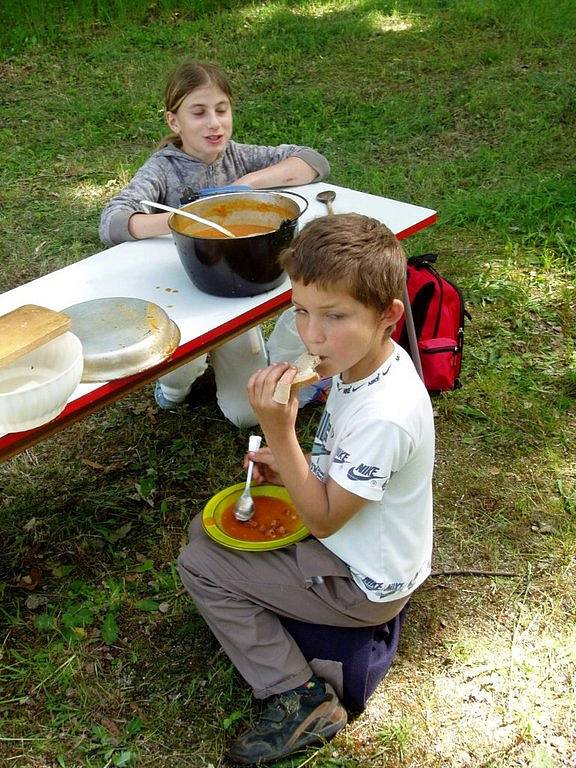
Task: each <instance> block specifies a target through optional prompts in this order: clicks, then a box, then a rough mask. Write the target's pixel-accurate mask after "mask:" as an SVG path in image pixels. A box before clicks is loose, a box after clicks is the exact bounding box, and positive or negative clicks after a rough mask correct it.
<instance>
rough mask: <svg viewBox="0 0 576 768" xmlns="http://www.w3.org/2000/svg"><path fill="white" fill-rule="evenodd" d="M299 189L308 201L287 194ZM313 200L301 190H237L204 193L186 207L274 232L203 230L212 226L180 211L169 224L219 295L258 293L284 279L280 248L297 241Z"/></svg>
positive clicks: (200, 276)
mask: <svg viewBox="0 0 576 768" xmlns="http://www.w3.org/2000/svg"><path fill="white" fill-rule="evenodd" d="M287 194H289V195H294V196H295V197H298V198H299V199H300V200H302V201H303V202H304V204H305V205H304V207H303V208H301V207H300V205H299V204H298V203H297V202H296V201H295V200H293V199H291V198H290V197H287V196H286V195H287ZM307 207H308V201H307V200H306V198H304V197H302V196H301V195H297V194H296V193H295V192H288V193H280V192H258V191H254V192H231V193H225V194H220V195H213V196H211V197H205V198H200V199H198V200H195V201H194V202H192V203H188V204H187V205H184V206H183V207H182V210H185V211H190V213H195V214H197V215H198V216H201V217H202V218H204V219H208V220H210V221H214V222H216V223H217V224H221V225H222V226H223V227H233V226H234V225H246V224H251V225H256V226H261V227H268V228H269V229H270V230H273V231H271V232H267V233H265V234H257V235H248V236H245V237H235V238H226V237H224V238H219V237H217V238H212V237H203V236H198V235H197V234H195V233H197V232H202V230H204V232H205V231H206V227H205V226H203V225H202V224H196V223H195V222H194V221H191V220H190V219H186V218H184V217H183V216H178V214H172V215H171V216H170V218H169V219H168V225H169V227H170V229H171V230H172V236H173V237H174V241H175V243H176V249H177V251H178V255H179V256H180V261H181V262H182V265H183V267H184V269H185V270H186V273H187V275H188V277H189V278H190V279H191V280H192V282H193V283H194V285H195V286H196V287H197V288H199V289H200V290H201V291H204V292H205V293H210V294H212V295H213V296H229V297H240V296H256V295H257V294H260V293H265V292H266V291H270V290H272V289H273V288H276V287H277V286H278V285H280V283H282V281H283V280H284V277H285V275H284V272H283V271H282V269H281V267H280V265H279V263H278V258H277V257H278V254H279V253H280V252H281V251H282V250H283V249H284V248H285V247H286V246H287V245H288V244H289V243H290V242H291V241H292V239H293V238H294V234H295V232H296V228H297V226H298V218H299V217H300V216H301V215H302V214H303V213H304V211H305V210H306V208H307Z"/></svg>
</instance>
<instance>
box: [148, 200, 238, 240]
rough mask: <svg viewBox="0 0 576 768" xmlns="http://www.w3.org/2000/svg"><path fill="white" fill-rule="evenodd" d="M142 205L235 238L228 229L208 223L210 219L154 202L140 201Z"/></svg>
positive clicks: (211, 222) (214, 223)
mask: <svg viewBox="0 0 576 768" xmlns="http://www.w3.org/2000/svg"><path fill="white" fill-rule="evenodd" d="M140 203H141V205H151V206H152V207H153V208H160V210H161V211H168V213H173V214H176V215H177V216H184V217H185V218H186V219H192V221H196V222H198V224H203V225H204V226H205V227H210V228H211V229H217V230H218V232H221V233H222V234H223V235H226V237H235V235H234V233H233V232H230V230H229V229H226V227H222V226H220V224H216V222H214V221H208V219H203V218H202V217H201V216H196V215H195V214H193V213H189V212H188V211H182V210H180V209H179V208H171V207H170V206H169V205H163V203H154V202H152V200H140Z"/></svg>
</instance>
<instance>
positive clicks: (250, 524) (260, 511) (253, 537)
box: [220, 496, 302, 541]
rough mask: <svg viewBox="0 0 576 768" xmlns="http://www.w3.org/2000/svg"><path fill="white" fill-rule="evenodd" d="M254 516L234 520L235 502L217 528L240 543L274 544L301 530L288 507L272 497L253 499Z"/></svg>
mask: <svg viewBox="0 0 576 768" xmlns="http://www.w3.org/2000/svg"><path fill="white" fill-rule="evenodd" d="M252 498H253V501H254V515H253V517H252V518H251V519H250V520H247V521H246V522H241V521H240V520H236V518H235V517H234V506H235V504H236V501H234V502H233V503H232V504H230V506H229V507H226V509H225V510H224V511H223V512H222V517H221V519H220V528H221V529H222V530H223V531H224V533H226V534H228V536H232V538H234V539H237V540H240V541H274V540H275V539H283V538H284V537H285V536H291V535H292V534H293V533H296V531H297V530H298V529H299V528H301V527H302V520H301V519H300V516H299V515H298V513H297V512H296V510H295V509H294V507H293V506H292V505H291V504H287V503H286V502H285V501H283V500H282V499H277V498H275V497H274V496H253V497H252Z"/></svg>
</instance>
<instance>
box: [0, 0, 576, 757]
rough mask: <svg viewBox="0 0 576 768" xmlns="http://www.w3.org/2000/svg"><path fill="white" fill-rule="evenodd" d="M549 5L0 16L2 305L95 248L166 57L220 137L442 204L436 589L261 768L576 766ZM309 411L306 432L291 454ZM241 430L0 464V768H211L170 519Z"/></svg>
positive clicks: (416, 240)
mask: <svg viewBox="0 0 576 768" xmlns="http://www.w3.org/2000/svg"><path fill="white" fill-rule="evenodd" d="M575 16H576V12H575V10H574V7H573V3H571V2H568V0H559V1H558V2H556V3H554V4H550V3H546V2H544V0H530V1H529V0H523V1H522V0H521V1H520V2H518V3H515V4H510V3H507V2H504V0H474V2H473V1H472V0H458V1H455V2H450V3H448V2H445V1H444V0H413V1H412V2H409V1H408V0H397V1H396V2H384V1H382V0H354V1H353V0H342V1H341V2H335V1H333V2H328V1H327V0H315V1H314V0H292V1H290V0H276V2H261V3H251V2H240V1H237V2H234V1H233V0H228V2H218V3H216V2H211V1H209V0H204V2H195V3H194V4H192V3H188V4H185V3H175V2H170V0H157V1H156V2H154V3H150V2H147V3H143V2H138V1H137V0H134V1H133V2H132V3H130V4H128V3H123V2H121V0H116V2H105V1H104V0H102V1H101V2H98V3H94V2H90V3H88V2H86V0H79V1H78V2H75V3H71V2H70V3H66V2H59V3H53V4H50V3H42V4H40V3H37V2H35V0H29V2H28V3H26V4H24V5H22V4H16V3H14V2H10V0H8V2H5V3H3V4H2V8H1V10H0V22H1V24H0V30H1V31H0V46H1V47H2V57H1V61H0V83H1V85H0V88H1V89H2V106H1V107H0V109H1V110H2V113H1V122H0V150H1V152H2V158H3V162H2V166H1V168H0V174H1V175H0V181H1V184H0V204H1V206H2V214H3V237H2V241H1V244H0V248H1V249H2V250H1V257H2V271H1V272H0V290H8V289H10V288H12V287H14V286H16V285H19V284H20V283H22V282H25V281H27V280H31V279H34V278H35V277H38V276H40V275H42V274H45V273H46V272H47V271H50V270H54V269H57V268H59V267H61V266H64V265H66V264H68V263H72V262H74V261H76V260H78V259H80V258H84V257H85V256H88V255H90V254H91V253H94V252H96V251H97V250H100V248H101V246H100V244H99V242H98V239H97V222H98V217H99V212H100V210H101V208H102V206H103V204H104V202H105V200H107V199H108V198H109V197H110V196H111V195H112V194H113V193H114V192H115V191H116V190H118V189H119V188H120V187H121V186H122V185H123V184H124V183H125V181H127V180H128V178H129V177H130V176H131V174H132V173H133V172H134V171H135V170H136V168H137V167H138V166H139V165H140V164H141V163H142V161H143V160H144V159H145V158H146V157H147V156H148V154H149V152H150V151H151V149H152V148H153V147H154V145H155V144H156V142H157V141H158V140H159V139H160V137H161V136H162V135H163V133H164V126H163V122H162V111H161V108H162V104H161V93H162V86H163V82H164V79H165V77H166V74H167V72H168V71H169V70H170V69H171V68H172V67H173V66H174V65H175V63H176V61H178V60H179V59H180V58H182V57H183V56H185V55H187V54H190V53H193V54H194V55H196V56H197V57H198V58H200V59H208V60H210V59H212V60H215V61H218V62H219V63H221V64H222V65H223V66H224V67H225V68H226V69H227V70H228V71H229V72H230V73H231V74H232V76H233V81H234V91H235V94H236V110H235V135H236V137H237V138H238V139H240V140H246V141H252V142H254V143H270V144H271V143H275V142H280V141H286V140H289V141H295V142H298V143H303V144H310V145H311V146H314V147H316V148H318V149H319V150H320V151H322V152H323V153H325V154H326V156H327V157H328V158H329V160H330V161H331V164H332V175H331V180H332V181H333V182H334V183H335V184H341V185H343V186H352V187H355V188H357V189H363V190H366V191H368V192H373V193H376V194H384V195H386V196H388V197H392V198H397V199H401V200H407V201H410V202H414V203H417V204H421V205H424V206H428V207H431V208H435V209H437V210H438V211H439V214H440V216H439V222H438V224H437V225H436V226H435V227H433V228H431V229H429V230H428V231H426V232H424V233H421V234H420V235H417V236H415V237H413V238H411V239H410V240H409V241H408V242H407V243H406V245H407V248H408V250H409V252H410V253H411V254H415V253H419V252H423V251H425V250H435V251H437V252H439V254H440V261H439V267H440V269H441V271H442V272H444V273H445V274H446V275H447V276H449V277H451V278H452V279H454V280H455V281H456V282H457V283H458V284H459V285H460V286H461V287H462V288H463V290H464V293H465V295H466V299H467V305H468V308H469V310H470V312H471V314H472V317H473V321H472V322H471V323H469V324H468V325H467V328H466V347H465V356H464V368H463V377H462V378H463V383H464V386H463V388H462V389H461V390H458V391H456V392H453V393H449V394H446V395H444V396H441V397H439V398H436V399H435V401H434V406H435V412H436V424H437V433H438V459H437V469H436V475H435V500H436V545H435V555H434V568H435V570H436V571H437V572H440V571H445V570H470V569H475V570H482V571H487V572H508V573H513V574H516V575H515V576H512V577H505V576H446V575H436V576H434V577H433V578H431V579H430V580H429V581H428V582H427V583H426V584H425V585H424V586H423V588H422V589H421V590H420V591H419V592H418V594H417V595H416V596H415V597H414V599H413V601H412V606H413V607H412V610H411V613H410V616H409V619H408V622H407V624H406V627H405V630H404V632H403V637H402V641H401V646H400V651H399V654H398V657H397V660H396V662H395V664H394V666H393V668H392V670H391V672H390V673H389V675H388V677H387V678H386V680H385V681H384V683H383V684H382V685H381V686H380V687H379V689H378V690H377V692H376V693H375V695H374V696H373V697H372V699H371V700H370V703H369V707H368V709H367V711H366V712H365V713H364V714H363V715H362V716H361V717H359V718H358V719H356V720H355V721H353V722H352V723H351V724H350V725H349V726H348V728H347V729H346V730H345V731H344V732H343V733H342V734H340V735H339V736H338V737H337V738H336V739H335V740H334V741H333V742H332V743H331V744H330V745H328V746H326V747H323V748H322V749H320V750H317V751H314V750H311V751H309V752H308V753H305V754H304V755H302V756H299V757H296V758H294V759H291V760H286V761H283V762H281V763H279V764H278V766H283V768H288V767H289V766H290V767H291V768H296V766H302V767H303V766H304V765H306V766H310V768H314V767H315V768H333V767H335V766H340V767H341V768H356V767H357V766H358V767H359V766H363V765H368V764H369V765H374V766H376V767H378V766H390V767H391V768H409V767H412V766H418V768H423V767H424V766H425V767H426V768H465V767H466V766H471V767H474V768H477V767H480V768H512V766H523V767H524V768H552V767H553V768H557V767H560V766H562V767H564V766H566V768H567V767H568V766H572V765H574V763H575V761H576V731H575V726H574V723H575V722H576V711H575V710H576V695H575V679H574V669H575V661H576V637H575V631H574V621H573V619H574V614H575V608H576V600H575V591H574V579H575V575H576V574H575V567H574V564H575V554H576V552H575V545H574V544H575V534H576V466H575V462H574V456H575V455H576V439H575V435H576V409H575V407H574V398H575V396H576V352H575V344H574V339H575V337H576V322H575V312H574V309H575V307H576V289H575V285H576V217H575V214H574V199H575V197H576V173H575V169H574V162H573V152H574V140H575V126H576V100H575V98H574V93H576V89H575V75H574V67H573V61H574V54H575V47H576V43H575V41H574V35H573V34H572V30H573V29H574V26H575V22H576V18H575ZM317 418H318V412H317V411H314V410H313V409H312V410H310V411H308V410H307V411H305V412H302V413H301V417H300V422H299V430H300V434H301V437H302V439H303V441H309V440H310V438H311V436H312V434H313V432H314V427H315V424H316V421H317ZM246 441H247V435H246V434H244V433H239V432H238V431H237V430H235V429H234V428H232V427H231V426H230V425H229V424H227V423H226V422H225V421H224V419H223V417H222V416H221V415H220V413H219V411H218V409H217V408H216V406H215V405H205V406H202V407H200V408H197V409H195V410H192V411H189V412H187V413H184V414H180V415H174V414H159V413H158V412H157V411H156V409H155V407H154V404H153V399H152V396H151V392H150V391H149V390H146V391H142V392H141V393H138V394H135V395H132V396H130V397H128V398H126V399H125V400H123V401H122V402H120V403H118V404H116V405H114V406H111V407H109V408H107V409H106V410H104V411H102V412H100V413H98V414H95V415H93V416H91V417H90V418H89V419H87V420H85V421H84V422H83V423H81V424H78V425H75V426H73V427H71V428H70V429H68V430H67V431H65V432H63V433H61V434H59V435H57V436H55V437H53V438H51V439H50V440H49V441H46V442H45V443H43V444H41V445H39V446H37V447H36V448H34V449H33V450H30V451H27V452H25V453H23V454H21V455H20V456H18V457H16V458H14V459H12V460H11V461H10V462H7V463H5V464H3V465H1V466H0V487H1V488H2V494H1V495H0V534H1V535H2V538H3V541H4V546H3V551H2V553H1V554H0V573H1V576H2V581H1V582H0V597H1V603H0V765H2V766H4V765H6V766H7V768H11V767H12V766H25V768H47V767H50V768H53V767H55V766H60V768H77V767H78V768H103V767H104V766H106V768H108V767H109V766H124V765H126V766H138V767H139V768H140V767H143V768H144V767H147V766H154V768H163V767H164V766H166V767H167V766H170V768H180V766H187V767H190V766H193V767H194V768H196V766H198V767H200V766H206V767H208V766H210V765H212V766H213V768H216V766H225V765H226V762H225V759H224V757H223V754H224V747H225V743H226V740H227V738H228V737H229V735H230V734H231V733H233V732H234V731H235V729H236V728H237V727H238V724H239V723H240V722H241V721H242V720H243V719H244V718H246V717H249V716H250V713H251V711H252V709H251V702H250V696H249V692H248V691H247V690H246V687H245V685H244V684H243V683H242V681H241V680H240V679H239V678H238V676H237V675H236V674H235V672H234V671H233V670H232V669H231V667H230V665H229V664H228V662H227V659H226V658H225V657H224V656H223V655H222V653H221V651H220V650H219V647H218V645H217V643H216V642H215V641H214V639H213V638H212V637H211V635H210V633H209V632H208V630H207V629H206V627H205V626H204V624H203V622H202V620H201V619H200V618H199V617H198V615H197V614H196V613H195V611H194V608H193V606H192V604H191V603H190V601H189V600H188V599H187V597H186V596H185V595H184V594H183V592H182V589H181V586H180V584H179V581H178V578H177V576H176V575H175V573H174V559H175V556H176V555H177V553H178V550H179V548H180V546H181V544H182V542H183V541H184V539H185V535H186V527H187V524H188V521H189V519H190V518H191V517H192V516H193V515H195V514H197V513H198V512H199V511H200V510H201V509H202V507H203V504H204V503H205V501H206V500H207V499H208V498H209V497H210V495H211V494H212V493H214V492H215V491H217V490H219V489H220V488H222V487H223V486H225V485H229V484H231V483H233V482H237V481H240V480H241V479H242V470H241V468H240V463H239V457H240V456H241V455H242V453H243V450H244V447H245V444H246Z"/></svg>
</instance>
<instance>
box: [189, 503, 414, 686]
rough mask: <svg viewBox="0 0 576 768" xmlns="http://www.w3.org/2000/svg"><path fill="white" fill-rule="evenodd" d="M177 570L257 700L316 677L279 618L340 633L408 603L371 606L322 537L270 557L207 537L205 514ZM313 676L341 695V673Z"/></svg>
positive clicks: (326, 670)
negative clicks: (203, 526) (229, 547)
mask: <svg viewBox="0 0 576 768" xmlns="http://www.w3.org/2000/svg"><path fill="white" fill-rule="evenodd" d="M178 571H179V573H180V577H181V579H182V583H183V584H184V586H185V587H186V589H187V590H188V592H189V593H190V595H191V596H192V598H193V600H194V602H195V604H196V607H197V609H198V611H199V613H200V614H201V615H202V616H203V618H204V619H205V621H206V623H207V624H208V626H209V627H210V629H211V630H212V632H213V634H214V635H215V636H216V638H217V639H218V641H219V642H220V644H221V646H222V648H223V649H224V650H225V652H226V653H227V654H228V656H229V658H230V660H231V661H232V663H233V664H234V666H235V667H236V669H237V670H238V671H239V672H240V674H241V675H242V677H244V679H245V680H246V681H247V683H248V684H249V685H250V686H251V687H252V690H253V692H254V696H255V697H256V698H258V699H263V698H266V697H267V696H271V695H272V694H275V693H283V692H284V691H288V690H290V689H291V688H295V687H296V686H298V685H302V684H303V683H305V682H306V681H307V680H309V679H310V677H311V675H312V673H313V668H312V667H311V666H310V665H309V664H308V663H307V662H306V660H305V658H304V656H303V655H302V653H301V651H300V649H299V648H298V646H297V645H296V643H295V642H294V640H293V639H292V637H291V636H290V634H289V633H288V632H287V631H286V630H285V629H284V627H283V626H282V624H281V622H280V620H279V618H278V615H281V616H288V617H290V618H293V619H299V620H301V621H308V622H310V623H313V624H326V625H329V626H334V627H368V626H375V625H378V624H383V623H384V622H386V621H388V620H389V619H391V618H393V617H394V616H396V615H397V614H398V613H400V611H401V610H402V608H403V606H404V605H405V604H406V602H407V600H408V598H402V599H400V600H394V601H390V602H385V603H375V602H372V601H370V600H368V599H367V597H366V595H365V594H364V592H363V591H362V590H361V589H360V588H359V587H358V586H357V585H356V584H355V582H354V581H353V579H352V578H351V576H350V572H349V571H348V568H347V566H346V565H345V563H344V562H343V561H342V560H340V559H339V558H338V557H336V555H334V554H333V553H332V552H330V551H329V550H328V549H326V547H324V546H323V545H322V544H321V543H320V542H319V541H318V540H317V539H314V538H308V539H305V540H304V541H301V542H299V543H298V544H293V545H292V546H290V547H287V548H285V549H278V550H271V551H269V552H241V551H236V550H232V549H226V548H224V547H222V546H220V545H219V544H217V543H215V542H214V541H212V539H210V538H209V537H208V536H207V535H206V534H205V533H204V531H203V529H202V525H201V516H200V515H198V517H196V518H195V519H194V520H193V522H192V525H191V526H190V541H189V544H188V546H187V547H186V549H184V550H183V552H182V553H181V555H180V557H179V558H178ZM319 577H321V578H319ZM314 671H315V672H316V673H317V674H320V675H321V676H323V677H325V678H326V679H328V680H329V682H331V683H332V684H333V685H335V687H336V690H337V691H338V689H340V691H338V692H339V693H340V694H341V670H340V674H338V671H337V670H336V669H334V668H333V669H332V672H331V671H330V665H329V664H328V665H326V664H324V665H322V664H320V665H316V666H314ZM338 678H339V680H338ZM339 683H340V684H339Z"/></svg>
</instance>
